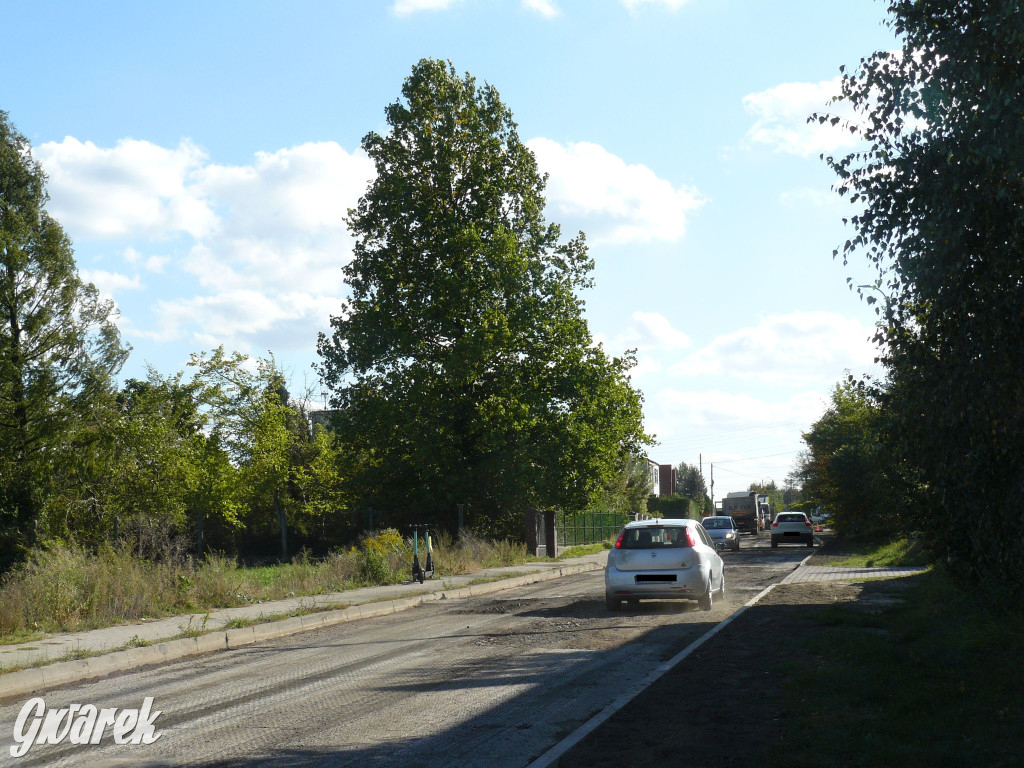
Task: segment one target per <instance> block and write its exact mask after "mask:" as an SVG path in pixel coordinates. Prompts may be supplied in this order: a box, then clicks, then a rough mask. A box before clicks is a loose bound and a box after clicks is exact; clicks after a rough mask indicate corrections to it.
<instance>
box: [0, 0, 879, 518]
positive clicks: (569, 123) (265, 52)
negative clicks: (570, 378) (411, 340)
mask: <svg viewBox="0 0 1024 768" xmlns="http://www.w3.org/2000/svg"><path fill="white" fill-rule="evenodd" d="M3 15H4V21H3V25H2V26H0V45H2V47H3V50H4V52H5V57H4V58H5V61H6V67H5V69H7V72H8V76H5V77H4V78H2V79H0V109H3V110H6V111H7V112H8V113H9V114H10V118H11V120H12V121H13V122H14V124H15V125H16V126H17V127H18V129H19V130H20V131H21V132H22V133H24V134H25V135H26V136H27V137H28V138H29V139H30V141H31V142H32V144H33V146H34V151H35V155H36V157H37V158H38V159H39V160H40V161H41V162H42V163H43V166H44V168H45V169H46V171H47V173H48V174H49V176H50V183H49V192H50V195H51V201H50V204H49V209H50V211H51V213H52V214H53V215H54V216H56V217H57V218H58V219H59V220H60V221H61V223H62V224H63V225H64V228H65V230H66V231H67V233H68V235H69V236H70V237H71V239H72V241H73V242H74V245H75V252H76V258H77V260H78V265H79V269H80V270H81V272H82V273H83V275H84V276H85V277H86V278H87V279H90V280H92V281H93V282H95V283H96V285H97V286H98V287H99V288H100V289H101V290H102V291H103V292H104V294H105V295H107V296H109V297H112V298H113V299H114V300H115V301H116V302H117V305H118V307H119V309H120V312H121V317H120V320H119V325H120V327H121V329H122V335H123V337H124V339H125V341H127V342H128V343H129V344H131V345H132V347H133V353H132V356H131V358H130V361H129V363H128V365H127V366H126V368H125V370H124V375H125V376H142V375H144V371H145V366H146V364H147V363H148V364H151V365H153V366H155V367H156V368H157V369H158V370H159V371H160V372H162V373H164V374H170V373H173V372H175V371H177V370H181V369H182V368H184V366H185V364H186V363H187V361H188V357H189V354H190V353H191V352H198V351H202V350H209V349H212V348H213V347H215V346H216V345H218V344H224V345H225V346H226V347H227V348H228V349H238V350H240V351H243V352H247V353H249V354H253V355H257V356H265V355H266V354H267V352H268V350H269V351H271V352H273V353H274V355H275V357H276V359H277V360H278V362H279V363H280V364H281V365H282V366H283V367H284V368H285V369H286V371H287V372H288V373H289V375H290V376H291V379H292V389H293V391H299V390H301V389H302V388H303V386H304V385H309V386H310V387H311V388H312V389H313V390H314V391H315V390H317V389H318V387H317V384H316V377H315V375H314V373H313V372H312V370H311V368H310V365H311V363H313V362H315V361H316V353H315V343H316V336H317V333H318V332H319V331H321V330H326V329H327V328H328V318H329V317H330V315H331V314H337V313H338V311H339V309H340V306H341V302H342V300H343V298H344V296H345V286H344V284H343V281H342V277H341V267H342V266H343V265H344V264H345V263H346V262H347V261H348V259H349V256H350V249H351V245H352V241H351V238H350V237H349V235H348V233H347V231H346V229H345V226H344V222H343V216H344V214H345V211H346V210H347V209H348V208H349V207H351V206H353V205H354V204H355V202H356V200H357V199H358V197H359V195H360V194H362V192H363V191H364V190H365V188H366V184H367V180H368V179H369V178H370V174H371V173H372V166H371V164H370V163H369V161H368V160H367V158H366V157H365V155H363V153H362V152H361V150H360V149H359V142H360V139H361V138H362V137H363V136H364V135H365V134H366V133H367V132H368V131H371V130H375V131H378V132H383V131H385V130H386V128H387V126H386V124H385V122H384V108H385V106H386V105H387V104H389V103H391V102H393V101H395V100H396V99H397V98H398V97H399V95H400V89H401V85H402V81H403V80H404V78H405V77H406V76H407V75H408V74H409V72H410V70H411V67H412V65H413V64H414V63H415V62H416V61H417V60H419V59H420V58H422V57H435V58H442V59H449V60H451V61H452V63H453V64H454V65H455V67H456V69H457V70H459V71H460V72H469V73H470V74H472V75H473V76H475V77H476V78H477V79H478V80H482V81H487V82H489V83H491V84H492V85H494V86H495V87H496V88H497V89H498V90H499V92H500V93H501V96H502V99H503V100H504V102H505V103H506V105H508V106H509V108H510V109H511V110H512V112H513V114H514V116H515V119H516V121H517V122H518V124H519V132H520V136H521V138H523V139H524V140H526V141H527V142H528V144H529V145H530V147H531V148H532V149H533V150H534V152H535V153H536V155H537V158H538V163H539V165H540V167H541V168H542V170H545V171H546V172H548V173H549V174H550V180H549V185H548V195H547V200H548V207H547V217H548V219H549V220H551V221H555V222H558V223H560V224H561V225H562V229H563V232H564V233H566V234H567V235H568V234H571V233H574V232H576V231H577V230H583V231H584V232H586V234H587V237H588V242H589V243H590V246H591V255H592V256H593V258H594V259H595V262H596V269H595V274H594V277H595V280H596V286H595V288H594V289H592V290H590V291H588V292H587V293H586V295H585V296H584V298H585V300H586V303H587V310H586V311H587V318H588V321H589V322H590V326H591V330H592V332H593V333H594V335H595V337H596V338H597V339H598V340H600V341H601V342H602V343H604V344H605V346H606V347H607V348H608V349H609V351H611V352H613V353H616V354H618V353H621V352H622V351H623V350H625V349H627V348H636V349H637V350H638V351H637V356H638V359H639V365H638V367H637V368H636V369H635V370H634V372H633V382H634V384H635V385H636V386H637V387H638V388H640V389H641V390H642V391H643V392H644V396H645V415H646V420H647V428H648V430H649V431H650V432H653V433H655V434H656V435H657V438H658V440H659V444H658V445H656V446H654V447H652V448H651V450H650V455H651V457H652V458H654V459H655V460H656V461H658V462H660V463H669V462H671V463H673V464H677V463H678V462H680V461H686V462H688V463H691V464H697V463H698V461H700V462H702V464H703V467H704V471H705V475H706V476H708V478H709V479H710V476H709V468H710V464H711V463H712V462H713V463H714V464H715V470H714V471H715V476H714V481H715V488H714V490H715V497H716V498H718V497H721V496H722V495H724V494H725V493H727V492H728V491H733V490H741V489H743V488H745V487H746V486H747V484H748V483H750V482H751V481H755V480H762V479H764V480H767V479H774V480H776V482H778V483H780V484H781V483H782V482H783V481H784V479H785V477H786V474H787V473H788V472H789V470H790V468H791V466H792V462H793V460H794V459H795V457H796V454H797V451H799V450H800V448H801V447H802V444H801V441H800V434H801V432H802V431H804V430H806V429H807V428H808V427H809V426H810V425H811V423H813V421H815V420H816V419H817V418H818V417H820V415H821V414H822V412H823V411H824V408H825V405H826V402H827V399H828V395H829V393H830V391H831V389H832V388H833V386H834V385H835V383H836V382H837V381H839V380H840V379H841V378H842V377H843V376H844V372H845V371H846V370H850V371H852V372H853V373H854V374H861V373H865V372H871V371H877V366H876V365H874V364H873V358H874V355H875V351H874V349H873V348H872V346H871V344H870V342H869V337H870V335H871V330H872V325H873V323H874V314H873V312H872V310H871V308H869V307H868V306H866V305H865V304H864V303H863V302H861V301H860V299H858V298H857V296H856V295H855V294H854V293H851V292H850V291H849V289H848V288H847V286H846V278H847V277H852V278H853V279H854V280H855V281H856V282H868V281H869V280H870V279H871V275H870V274H869V272H868V270H867V268H866V267H865V266H863V265H861V264H853V265H851V267H849V268H847V267H843V265H842V264H841V263H840V262H838V261H836V260H834V259H833V258H832V251H833V249H834V248H835V247H836V246H838V245H839V244H841V243H842V242H843V241H844V240H845V239H846V237H848V236H849V234H850V233H849V231H848V230H847V229H845V228H844V227H843V225H842V217H844V216H849V215H850V214H851V213H852V211H851V210H850V207H849V205H848V204H847V203H845V202H843V201H841V200H840V199H839V197H838V196H837V195H836V194H835V193H834V192H832V191H831V186H832V183H833V177H832V175H831V173H830V172H829V170H828V169H827V167H826V166H825V164H824V163H823V162H822V161H821V160H820V159H819V154H821V153H822V152H824V153H825V154H826V155H827V154H830V153H836V154H841V153H845V152H847V151H850V149H852V147H853V145H852V144H850V135H849V133H848V132H844V131H842V130H840V129H833V128H830V127H825V128H822V127H819V126H816V125H815V126H808V125H807V124H806V123H805V118H806V116H807V115H808V114H809V113H810V112H812V111H815V110H817V109H821V108H823V107H824V106H825V104H826V102H827V100H828V99H829V97H830V96H831V95H832V94H833V93H835V91H836V88H837V77H838V74H839V67H840V65H846V66H847V67H850V66H855V65H856V64H857V62H858V61H859V59H860V58H861V57H864V56H867V55H869V54H870V53H871V52H873V51H875V50H881V49H888V48H893V47H896V45H897V43H896V40H895V39H894V37H893V35H892V32H891V31H890V30H889V29H888V28H886V27H885V26H883V24H882V22H883V20H884V4H882V3H880V2H876V1H874V0H829V2H822V1H821V0H787V1H786V2H771V1H770V0H589V1H587V2H584V1H582V0H388V1H387V2H385V1H383V0H382V1H380V2H373V3H371V2H311V1H310V2H294V1H293V2H290V3H287V4H285V3H270V2H209V0H207V1H205V2H189V1H181V2H175V3H166V2H152V3H140V2H122V3H114V2H96V3H89V4H85V3H77V2H63V3H61V2H47V1H46V0H39V1H37V2H33V3H8V4H5V7H4V14H3Z"/></svg>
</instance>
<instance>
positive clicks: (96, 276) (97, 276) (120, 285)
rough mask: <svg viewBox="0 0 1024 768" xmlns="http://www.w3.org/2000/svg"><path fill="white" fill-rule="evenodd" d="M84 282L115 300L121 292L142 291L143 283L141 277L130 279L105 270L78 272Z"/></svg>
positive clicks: (83, 270)
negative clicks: (115, 296)
mask: <svg viewBox="0 0 1024 768" xmlns="http://www.w3.org/2000/svg"><path fill="white" fill-rule="evenodd" d="M78 275H79V277H81V278H82V281H83V282H86V283H92V284H93V285H95V286H96V287H97V288H98V289H99V291H100V293H102V294H104V295H105V296H108V297H110V298H113V297H114V295H115V294H117V293H119V292H120V291H139V290H142V288H143V285H142V281H141V280H139V276H138V275H136V276H135V277H129V276H128V275H122V274H121V273H119V272H108V271H107V270H104V269H82V270H79V272H78Z"/></svg>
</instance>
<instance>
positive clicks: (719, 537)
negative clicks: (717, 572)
mask: <svg viewBox="0 0 1024 768" xmlns="http://www.w3.org/2000/svg"><path fill="white" fill-rule="evenodd" d="M700 524H701V525H703V526H704V530H705V531H707V532H708V536H710V537H711V540H712V541H713V542H715V546H716V547H718V548H719V549H731V550H732V551H733V552H739V551H740V532H739V530H737V528H736V521H735V520H733V519H732V518H731V517H729V515H712V516H711V517H705V518H704V519H703V520H701V521H700Z"/></svg>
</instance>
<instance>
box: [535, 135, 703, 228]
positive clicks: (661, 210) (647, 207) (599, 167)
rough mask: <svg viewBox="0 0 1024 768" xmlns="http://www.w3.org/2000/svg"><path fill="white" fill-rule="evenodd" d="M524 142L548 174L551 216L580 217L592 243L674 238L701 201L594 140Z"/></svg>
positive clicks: (556, 217)
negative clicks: (566, 142) (591, 141)
mask: <svg viewBox="0 0 1024 768" xmlns="http://www.w3.org/2000/svg"><path fill="white" fill-rule="evenodd" d="M527 144H528V146H529V147H530V149H531V150H533V152H534V154H535V155H536V156H537V165H538V166H539V168H540V170H541V171H542V172H546V173H548V174H550V178H549V180H548V187H547V200H548V205H549V206H550V207H551V208H553V209H554V213H553V215H552V216H551V218H553V219H554V220H556V221H562V220H564V219H565V218H570V219H572V220H574V221H579V222H580V224H581V225H582V226H581V228H582V229H584V231H586V232H587V234H588V236H590V237H591V239H592V240H594V241H595V242H602V241H603V242H613V243H628V242H641V243H643V242H650V241H652V240H665V241H671V242H674V241H677V240H679V239H680V238H682V236H683V234H684V233H685V231H686V218H687V217H688V216H689V215H691V214H692V213H694V212H695V211H696V210H697V209H698V208H700V207H701V205H703V202H704V201H703V198H701V196H700V194H699V193H698V192H697V191H696V190H695V189H690V188H679V189H677V188H675V187H673V186H672V184H671V183H670V182H668V181H666V180H665V179H661V178H659V177H658V176H657V175H656V174H655V173H654V171H652V170H651V169H650V168H648V167H646V166H644V165H630V164H628V163H626V162H625V161H624V160H622V159H621V158H619V157H617V156H615V155H613V154H612V153H610V152H608V151H607V150H605V149H604V148H603V147H601V146H599V145H597V144H592V143H589V142H579V143H571V144H569V145H567V146H563V145H561V144H559V143H558V142H556V141H552V140H551V139H545V138H536V139H531V140H530V141H528V142H527ZM562 223H564V221H562Z"/></svg>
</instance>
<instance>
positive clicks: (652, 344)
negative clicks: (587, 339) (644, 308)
mask: <svg viewBox="0 0 1024 768" xmlns="http://www.w3.org/2000/svg"><path fill="white" fill-rule="evenodd" d="M595 339H596V340H598V341H601V342H604V343H605V346H607V347H609V348H610V349H612V350H624V349H638V350H655V349H658V350H672V349H682V348H685V347H688V346H690V337H689V336H687V335H686V334H685V333H683V332H682V331H677V330H676V329H675V328H673V327H672V324H671V323H670V322H669V321H668V319H667V318H666V317H665V316H664V315H661V314H659V313H657V312H639V311H638V312H634V313H633V314H632V316H630V318H629V322H628V323H627V325H626V328H625V330H623V331H622V333H620V334H619V335H618V336H616V337H614V338H612V339H608V338H606V337H604V336H601V335H598V334H595ZM658 367H659V368H660V367H661V366H660V365H659V366H658ZM648 369H650V366H648ZM634 370H635V369H634Z"/></svg>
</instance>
